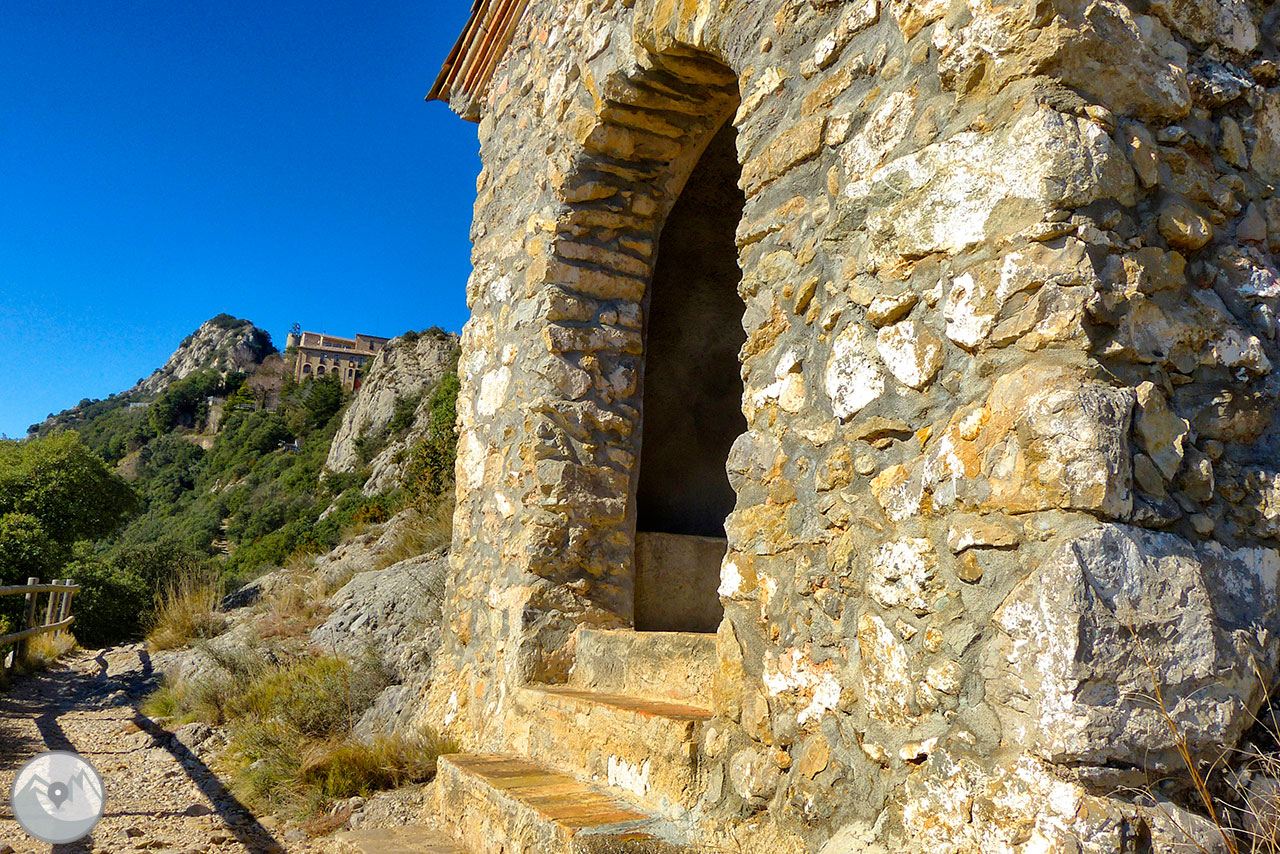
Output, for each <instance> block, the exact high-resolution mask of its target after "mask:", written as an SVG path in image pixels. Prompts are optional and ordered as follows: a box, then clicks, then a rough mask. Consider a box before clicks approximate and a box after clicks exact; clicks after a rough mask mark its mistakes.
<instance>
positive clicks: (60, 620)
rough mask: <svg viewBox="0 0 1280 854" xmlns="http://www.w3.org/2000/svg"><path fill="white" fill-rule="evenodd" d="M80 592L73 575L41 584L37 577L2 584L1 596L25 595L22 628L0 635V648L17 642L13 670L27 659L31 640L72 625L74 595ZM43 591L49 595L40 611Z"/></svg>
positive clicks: (73, 619)
mask: <svg viewBox="0 0 1280 854" xmlns="http://www.w3.org/2000/svg"><path fill="white" fill-rule="evenodd" d="M79 592H80V586H79V585H78V584H75V583H73V582H72V580H71V579H70V578H55V579H54V580H53V581H51V582H49V583H48V584H41V583H40V579H38V578H28V579H27V583H26V584H19V585H14V586H12V587H0V596H24V597H26V599H25V605H26V607H25V608H24V609H23V618H22V629H21V630H20V631H16V632H13V633H12V634H7V635H0V649H3V648H4V647H6V646H8V645H9V644H14V645H15V646H14V649H13V658H12V659H11V661H10V662H9V667H10V668H11V669H12V668H13V667H16V666H17V665H18V663H19V662H21V661H22V660H23V659H24V658H26V654H27V641H28V639H30V638H33V637H35V636H36V635H39V634H44V633H45V632H61V631H65V630H66V629H68V628H70V627H71V624H72V623H73V622H75V619H76V618H75V617H73V616H71V597H72V596H75V595H76V594H77V593H79ZM41 593H46V594H48V596H47V599H46V602H45V607H44V610H43V612H38V609H37V608H36V599H37V597H39V596H40V594H41ZM38 614H39V616H38Z"/></svg>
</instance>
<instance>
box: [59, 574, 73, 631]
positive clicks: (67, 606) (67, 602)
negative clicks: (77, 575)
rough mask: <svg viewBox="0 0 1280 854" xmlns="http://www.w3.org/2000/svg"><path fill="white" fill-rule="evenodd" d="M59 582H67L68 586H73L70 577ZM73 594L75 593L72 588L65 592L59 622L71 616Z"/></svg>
mask: <svg viewBox="0 0 1280 854" xmlns="http://www.w3.org/2000/svg"><path fill="white" fill-rule="evenodd" d="M59 583H61V584H65V585H67V586H68V587H70V586H71V584H72V581H71V579H70V578H64V579H62V581H61V582H59ZM73 595H74V594H73V593H72V592H71V591H70V590H68V591H66V592H64V593H63V594H62V600H61V601H62V607H61V608H59V609H58V622H59V623H61V622H62V621H63V620H65V619H66V618H67V617H70V616H71V597H72V596H73Z"/></svg>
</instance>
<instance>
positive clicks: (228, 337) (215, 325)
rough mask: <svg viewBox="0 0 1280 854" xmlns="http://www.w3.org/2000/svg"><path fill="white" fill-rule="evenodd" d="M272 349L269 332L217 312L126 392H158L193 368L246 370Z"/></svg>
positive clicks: (193, 370) (196, 369)
mask: <svg viewBox="0 0 1280 854" xmlns="http://www.w3.org/2000/svg"><path fill="white" fill-rule="evenodd" d="M274 352H276V348H275V347H274V346H273V345H272V343H271V336H270V335H269V334H267V333H266V332H264V331H263V330H261V329H259V328H258V327H256V326H254V325H253V324H252V323H250V322H249V321H247V320H238V319H236V318H233V317H229V316H227V315H220V316H218V317H215V318H213V319H212V320H207V321H205V322H204V323H202V324H201V325H200V328H199V329H197V330H196V331H195V332H193V333H191V334H190V335H188V336H187V337H186V339H185V340H183V342H182V343H181V344H180V345H179V346H178V349H177V350H174V351H173V355H172V356H170V357H169V359H168V361H166V362H165V363H164V365H162V366H161V367H159V368H157V369H156V370H155V372H154V373H152V374H151V376H149V377H147V378H146V379H144V380H141V381H140V382H139V383H138V384H137V385H135V386H134V387H133V388H131V389H129V391H127V392H125V394H141V395H145V396H153V395H157V394H160V393H161V392H162V391H164V390H165V389H166V388H168V386H169V385H170V384H171V383H173V382H176V381H177V380H180V379H183V378H184V377H186V376H189V375H190V374H193V373H195V372H196V371H218V372H219V373H225V372H227V371H245V372H248V371H249V370H251V369H252V368H253V367H255V366H256V365H258V364H260V363H261V362H262V360H263V359H265V358H266V357H267V356H270V355H271V354H272V353H274Z"/></svg>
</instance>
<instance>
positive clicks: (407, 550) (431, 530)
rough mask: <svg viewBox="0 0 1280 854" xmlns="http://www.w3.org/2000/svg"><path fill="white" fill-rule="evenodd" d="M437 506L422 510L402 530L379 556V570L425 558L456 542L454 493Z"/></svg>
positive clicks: (377, 566)
mask: <svg viewBox="0 0 1280 854" xmlns="http://www.w3.org/2000/svg"><path fill="white" fill-rule="evenodd" d="M446 495H447V496H448V497H447V498H441V500H440V501H439V502H438V503H436V504H435V505H433V506H430V507H426V508H423V509H421V510H418V511H417V512H416V513H414V515H413V516H411V517H410V518H409V520H408V522H407V523H406V524H405V525H404V526H403V527H401V528H400V530H399V532H398V533H397V536H396V538H395V540H394V541H393V542H392V544H391V548H389V549H388V550H387V551H386V552H384V553H383V554H381V555H379V556H378V560H377V562H376V564H375V568H376V569H383V568H385V567H388V566H391V565H392V564H393V563H399V562H400V561H402V560H408V559H409V558H411V557H417V556H418V555H424V554H427V553H428V552H433V551H435V550H436V549H440V548H444V547H445V546H448V545H449V542H450V541H451V540H452V538H453V492H452V491H449V492H447V493H446Z"/></svg>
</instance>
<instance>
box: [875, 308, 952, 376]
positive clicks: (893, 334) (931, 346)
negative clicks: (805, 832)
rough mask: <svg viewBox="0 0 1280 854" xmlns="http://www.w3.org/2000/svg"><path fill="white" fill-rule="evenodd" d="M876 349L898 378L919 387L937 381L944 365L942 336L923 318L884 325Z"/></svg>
mask: <svg viewBox="0 0 1280 854" xmlns="http://www.w3.org/2000/svg"><path fill="white" fill-rule="evenodd" d="M876 352H878V353H879V354H880V358H881V359H882V360H884V364H885V366H886V367H887V368H888V369H889V373H891V374H893V376H894V379H896V380H897V381H898V382H900V383H902V384H903V385H905V386H909V387H910V388H913V389H916V390H920V389H923V388H924V387H925V386H927V385H929V383H931V382H933V378H934V377H935V376H937V374H938V371H939V369H941V368H942V339H941V338H940V337H938V335H937V334H935V333H934V332H933V330H931V329H929V328H928V327H927V326H925V325H924V324H922V323H920V322H919V321H914V320H904V321H902V322H900V323H895V324H893V325H892V326H886V327H884V328H882V329H881V330H880V331H879V333H877V335H876Z"/></svg>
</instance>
